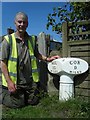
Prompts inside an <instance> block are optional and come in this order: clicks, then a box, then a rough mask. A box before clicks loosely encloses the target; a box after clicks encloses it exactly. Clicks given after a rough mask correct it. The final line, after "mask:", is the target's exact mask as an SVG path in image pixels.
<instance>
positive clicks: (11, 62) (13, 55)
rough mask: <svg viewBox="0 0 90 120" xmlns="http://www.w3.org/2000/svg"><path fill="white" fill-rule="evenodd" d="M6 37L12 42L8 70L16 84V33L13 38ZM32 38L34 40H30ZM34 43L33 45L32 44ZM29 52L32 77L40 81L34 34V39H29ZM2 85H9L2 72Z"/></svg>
mask: <svg viewBox="0 0 90 120" xmlns="http://www.w3.org/2000/svg"><path fill="white" fill-rule="evenodd" d="M5 39H6V40H7V42H8V43H9V44H10V55H9V60H8V71H9V75H10V78H11V80H12V81H13V82H14V83H15V84H16V83H17V56H18V53H17V45H16V38H15V33H13V34H11V39H9V36H8V35H6V36H5ZM31 40H32V42H30V41H31ZM32 44H33V45H32ZM28 47H29V53H30V57H31V66H32V78H33V81H34V82H38V81H39V73H38V68H37V62H36V57H35V56H34V47H35V36H32V39H29V40H28ZM2 85H3V86H6V87H7V82H6V79H5V77H4V75H3V73H2Z"/></svg>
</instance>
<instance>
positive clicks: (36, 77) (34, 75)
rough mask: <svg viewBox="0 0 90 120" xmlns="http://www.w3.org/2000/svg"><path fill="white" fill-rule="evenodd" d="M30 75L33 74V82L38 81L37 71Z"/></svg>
mask: <svg viewBox="0 0 90 120" xmlns="http://www.w3.org/2000/svg"><path fill="white" fill-rule="evenodd" d="M32 76H33V80H34V82H38V81H39V75H38V72H35V73H32Z"/></svg>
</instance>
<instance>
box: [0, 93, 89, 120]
mask: <svg viewBox="0 0 90 120" xmlns="http://www.w3.org/2000/svg"><path fill="white" fill-rule="evenodd" d="M89 112H90V104H89V102H88V101H85V100H84V99H81V98H73V99H71V100H68V101H65V102H61V101H59V100H58V96H52V97H49V96H47V95H46V96H45V97H44V98H42V99H41V101H40V103H39V104H38V105H36V106H26V107H24V108H20V109H10V108H3V112H2V113H3V114H2V118H3V119H4V118H8V119H9V120H10V119H11V120H13V119H20V118H29V119H30V118H39V119H40V118H89ZM85 120H86V119H85Z"/></svg>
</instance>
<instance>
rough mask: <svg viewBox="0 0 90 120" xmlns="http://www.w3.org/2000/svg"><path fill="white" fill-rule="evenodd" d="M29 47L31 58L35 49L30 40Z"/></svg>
mask: <svg viewBox="0 0 90 120" xmlns="http://www.w3.org/2000/svg"><path fill="white" fill-rule="evenodd" d="M28 46H29V52H30V56H31V55H34V52H33V48H32V45H31V43H30V40H28Z"/></svg>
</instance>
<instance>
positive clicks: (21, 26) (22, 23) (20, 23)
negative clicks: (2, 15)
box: [15, 15, 28, 33]
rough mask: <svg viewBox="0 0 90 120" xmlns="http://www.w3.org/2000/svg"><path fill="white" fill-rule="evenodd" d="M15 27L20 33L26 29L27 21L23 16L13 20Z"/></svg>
mask: <svg viewBox="0 0 90 120" xmlns="http://www.w3.org/2000/svg"><path fill="white" fill-rule="evenodd" d="M15 25H16V29H17V31H19V32H20V33H25V31H26V28H27V27H28V20H27V18H25V17H24V16H23V15H17V17H16V19H15Z"/></svg>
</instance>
